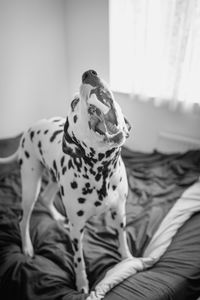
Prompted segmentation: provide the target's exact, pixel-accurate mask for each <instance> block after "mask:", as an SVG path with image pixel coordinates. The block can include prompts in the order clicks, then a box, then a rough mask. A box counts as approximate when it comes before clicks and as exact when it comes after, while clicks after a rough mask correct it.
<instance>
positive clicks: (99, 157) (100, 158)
mask: <svg viewBox="0 0 200 300" xmlns="http://www.w3.org/2000/svg"><path fill="white" fill-rule="evenodd" d="M103 158H104V153H99V154H98V160H100V161H101V160H102V159H103Z"/></svg>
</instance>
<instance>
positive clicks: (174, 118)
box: [115, 93, 200, 152]
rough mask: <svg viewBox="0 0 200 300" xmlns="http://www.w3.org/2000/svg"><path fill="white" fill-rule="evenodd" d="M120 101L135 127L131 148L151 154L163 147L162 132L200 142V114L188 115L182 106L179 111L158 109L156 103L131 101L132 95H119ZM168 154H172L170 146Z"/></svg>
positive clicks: (167, 150) (130, 143) (192, 113)
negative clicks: (160, 142) (156, 148)
mask: <svg viewBox="0 0 200 300" xmlns="http://www.w3.org/2000/svg"><path fill="white" fill-rule="evenodd" d="M115 97H116V100H117V101H118V103H119V104H120V106H121V107H122V110H123V112H124V114H125V115H126V117H127V118H128V120H129V121H130V123H131V125H132V130H131V135H130V137H129V139H128V140H127V142H126V145H127V146H128V147H129V148H133V149H135V150H140V151H144V152H150V151H152V150H154V149H155V146H158V144H159V134H160V132H169V133H174V134H176V135H180V136H185V137H190V138H191V139H197V140H200V111H198V112H189V111H188V112H185V111H183V110H182V108H181V107H178V108H177V109H176V110H175V111H173V110H172V109H170V108H169V105H168V104H167V103H163V104H161V105H160V106H158V107H156V106H155V104H154V103H153V102H152V101H147V102H143V101H141V100H138V99H131V98H130V97H129V96H128V95H125V94H120V93H115ZM162 150H164V151H166V152H171V151H170V150H171V149H168V147H167V145H166V148H165V149H162Z"/></svg>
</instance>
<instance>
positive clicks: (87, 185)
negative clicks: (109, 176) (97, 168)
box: [82, 182, 93, 195]
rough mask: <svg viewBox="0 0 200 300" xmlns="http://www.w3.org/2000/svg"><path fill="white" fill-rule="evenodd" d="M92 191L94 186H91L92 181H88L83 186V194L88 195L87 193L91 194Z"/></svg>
mask: <svg viewBox="0 0 200 300" xmlns="http://www.w3.org/2000/svg"><path fill="white" fill-rule="evenodd" d="M92 192H93V188H91V187H90V183H89V182H87V183H86V184H85V187H84V188H82V193H83V195H87V194H91V193H92Z"/></svg>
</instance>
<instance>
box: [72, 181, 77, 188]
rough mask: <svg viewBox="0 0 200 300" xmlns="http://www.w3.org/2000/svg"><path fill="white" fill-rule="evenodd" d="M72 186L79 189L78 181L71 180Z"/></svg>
mask: <svg viewBox="0 0 200 300" xmlns="http://www.w3.org/2000/svg"><path fill="white" fill-rule="evenodd" d="M71 187H72V188H73V189H77V187H78V184H77V182H76V181H72V182H71Z"/></svg>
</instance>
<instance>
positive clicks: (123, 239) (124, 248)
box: [110, 201, 133, 259]
mask: <svg viewBox="0 0 200 300" xmlns="http://www.w3.org/2000/svg"><path fill="white" fill-rule="evenodd" d="M110 213H111V215H110V216H111V225H112V226H113V227H114V228H115V229H116V230H117V235H118V240H119V252H120V254H121V258H122V259H126V258H132V257H133V256H132V254H131V253H130V250H129V247H128V243H127V234H126V210H125V201H123V202H121V203H119V205H118V206H116V207H114V208H112V209H111V212H110Z"/></svg>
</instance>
